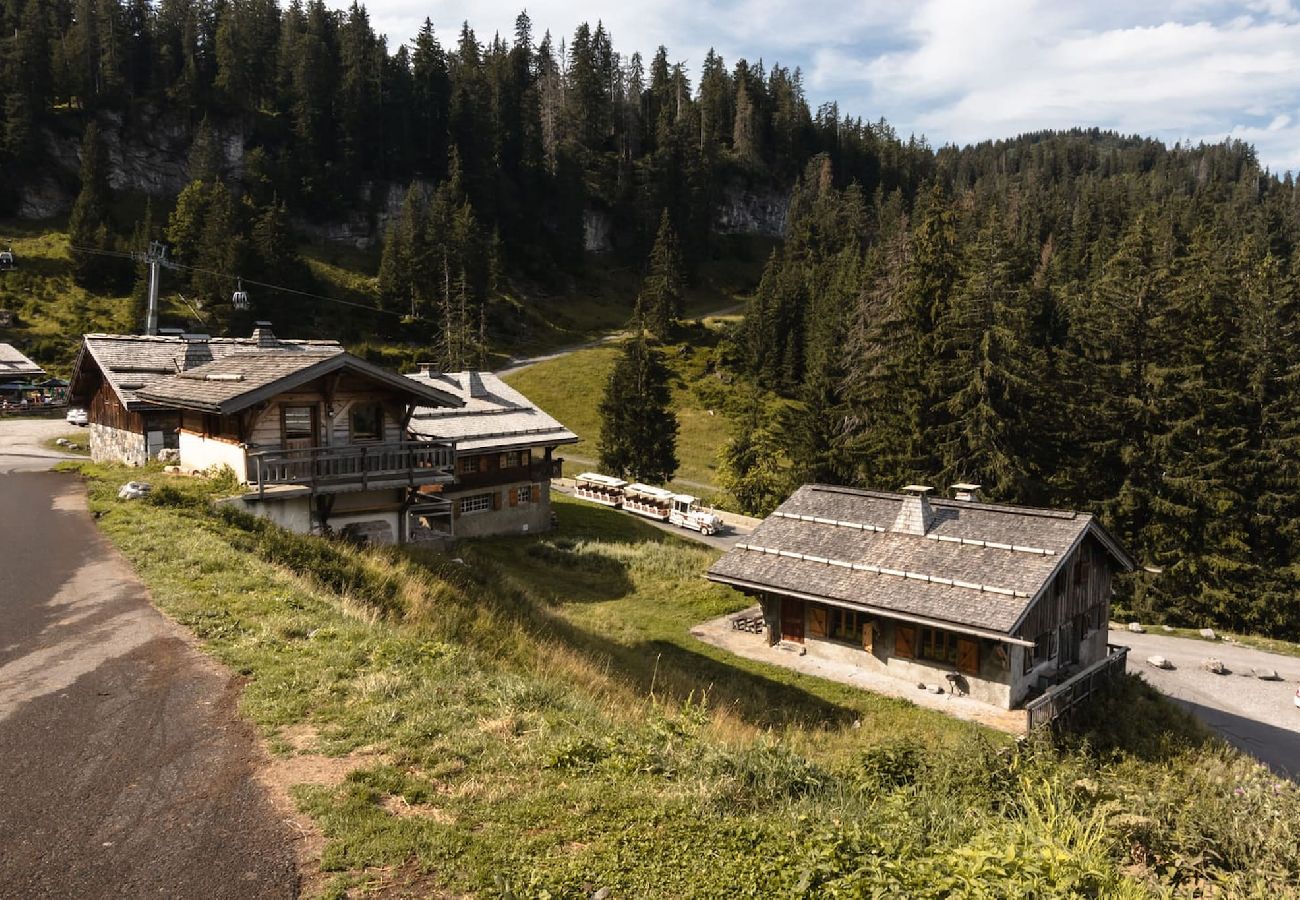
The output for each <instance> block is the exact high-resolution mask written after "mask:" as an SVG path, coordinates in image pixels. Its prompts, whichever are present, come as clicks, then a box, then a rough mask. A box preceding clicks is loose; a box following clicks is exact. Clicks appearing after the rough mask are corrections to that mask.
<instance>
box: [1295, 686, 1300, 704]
mask: <svg viewBox="0 0 1300 900" xmlns="http://www.w3.org/2000/svg"><path fill="white" fill-rule="evenodd" d="M1295 705H1296V706H1300V688H1296V689H1295Z"/></svg>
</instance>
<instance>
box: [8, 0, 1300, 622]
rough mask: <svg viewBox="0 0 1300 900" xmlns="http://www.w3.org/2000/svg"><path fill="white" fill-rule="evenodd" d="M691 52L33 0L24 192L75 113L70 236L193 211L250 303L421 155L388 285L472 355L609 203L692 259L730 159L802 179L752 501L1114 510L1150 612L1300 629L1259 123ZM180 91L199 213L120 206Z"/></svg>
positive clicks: (441, 336) (1283, 259)
mask: <svg viewBox="0 0 1300 900" xmlns="http://www.w3.org/2000/svg"><path fill="white" fill-rule="evenodd" d="M671 59H672V57H671V56H670V54H669V51H668V50H667V49H666V48H663V47H660V48H658V50H657V51H655V52H654V53H653V54H651V55H650V56H649V57H648V58H646V57H642V56H641V54H640V53H635V52H626V53H625V52H623V51H620V50H616V49H615V47H614V41H613V36H611V35H610V34H609V33H608V32H607V31H606V30H605V29H604V28H603V27H602V26H600V25H599V24H597V25H596V26H595V27H591V26H589V25H583V26H581V27H579V28H578V29H577V30H576V31H575V33H574V34H572V35H564V36H554V35H551V34H550V33H548V32H542V33H540V34H539V33H538V32H537V30H536V29H535V28H534V26H533V23H532V22H530V20H529V19H528V17H527V15H526V14H521V15H520V16H519V17H518V20H517V22H516V26H515V30H514V34H513V35H510V36H508V37H502V36H499V35H493V36H492V37H491V38H490V39H488V40H483V39H481V38H480V37H479V36H478V35H476V34H475V33H474V31H473V30H472V29H471V27H470V25H469V24H465V25H463V26H462V27H461V28H460V29H459V30H458V31H456V32H436V31H435V30H434V27H433V25H432V24H431V23H428V22H426V24H425V26H424V27H423V28H422V29H421V30H420V31H419V33H418V34H416V35H403V36H389V37H388V38H385V37H383V36H379V35H376V33H375V32H374V29H373V28H372V26H371V24H370V22H369V18H368V16H367V13H366V11H365V9H364V7H361V6H359V5H356V4H354V5H353V6H352V7H351V8H350V9H347V10H342V11H340V10H331V9H329V8H328V7H326V6H325V5H324V4H323V3H322V2H319V0H316V2H311V3H306V4H304V3H302V2H300V0H292V2H290V3H289V4H288V5H287V6H285V7H281V6H279V5H278V4H277V3H276V2H275V0H224V2H207V0H161V2H158V3H156V4H155V3H151V2H149V0H126V2H123V0H72V2H69V0H5V2H4V3H3V4H0V94H2V96H3V98H4V103H3V109H2V110H0V138H2V140H0V171H3V176H2V177H0V214H6V215H7V214H10V213H12V212H13V211H14V210H15V209H16V208H17V203H18V195H19V191H20V186H21V185H22V183H23V181H24V179H25V178H27V177H30V176H33V175H35V174H36V173H39V172H41V171H42V167H43V166H44V165H45V164H46V162H45V158H44V154H45V148H46V142H47V141H48V139H49V135H51V134H53V133H56V132H60V131H61V132H63V133H67V132H68V131H69V130H71V129H75V130H76V132H77V133H78V134H80V135H83V143H82V152H81V153H80V159H81V166H82V177H81V179H80V185H79V190H80V194H79V196H78V198H77V203H76V205H75V206H74V207H73V209H72V218H71V220H70V222H69V231H70V232H71V234H72V237H73V243H74V244H75V245H78V246H93V247H99V248H104V249H107V248H117V249H131V248H134V247H135V246H136V245H138V244H140V243H141V242H143V241H145V240H147V239H149V238H156V239H163V240H166V241H167V242H168V243H169V244H170V245H171V248H172V251H173V252H174V254H175V258H177V259H179V260H181V261H183V262H185V263H187V264H189V265H191V266H194V267H195V268H196V270H195V271H193V272H192V273H191V274H190V275H188V276H186V277H188V278H189V283H188V284H187V285H186V286H187V288H188V289H189V290H190V291H192V292H193V295H194V296H195V297H197V298H198V299H199V301H200V302H205V301H206V303H207V304H208V308H209V309H211V310H214V311H215V316H216V319H217V321H218V322H220V321H225V322H227V323H229V322H230V321H231V318H230V316H229V314H227V315H226V317H225V318H224V319H223V318H222V316H221V303H222V302H223V300H222V298H223V296H224V297H228V296H229V287H228V286H226V285H223V284H221V283H219V281H218V280H216V279H212V278H211V276H208V275H205V274H204V272H203V270H207V271H209V272H225V273H229V272H244V273H253V274H254V275H256V274H257V273H263V274H262V277H264V278H271V277H272V275H274V280H277V281H278V282H280V283H286V282H288V283H298V282H296V281H294V279H299V280H301V281H302V282H304V283H305V281H306V280H307V279H308V278H309V276H308V275H306V274H305V273H303V272H301V271H300V270H299V269H298V268H296V266H297V263H296V261H295V251H294V247H293V236H292V234H291V224H290V223H291V221H292V220H293V219H295V218H298V219H306V220H329V219H336V218H341V217H343V216H346V215H348V214H350V213H354V212H356V211H358V210H363V211H364V210H373V206H374V204H375V197H376V196H378V192H377V190H376V185H391V184H396V185H400V186H402V187H403V189H405V190H406V199H405V202H404V203H403V204H402V209H401V213H400V215H399V216H397V217H396V218H394V219H393V221H392V223H391V224H390V225H388V226H387V229H386V233H385V235H384V242H383V255H382V261H381V263H380V265H379V269H378V281H377V283H378V296H377V297H376V301H375V302H376V303H377V304H378V305H380V306H381V307H382V308H384V309H386V310H388V311H390V312H392V313H394V314H395V315H394V316H393V317H391V318H392V320H393V321H394V322H396V321H398V320H397V314H400V315H402V316H404V317H406V318H405V319H404V320H403V321H404V322H405V326H404V327H407V328H409V329H411V330H412V331H418V330H420V329H425V331H426V332H427V333H422V334H421V335H420V336H419V339H420V340H421V341H423V342H424V343H426V344H428V343H437V345H438V346H439V347H440V358H441V361H442V362H443V363H444V364H445V365H447V366H448V367H450V368H459V367H462V366H465V365H474V364H477V362H478V361H479V360H481V359H482V355H483V351H484V349H485V344H486V342H487V341H488V337H487V335H488V334H489V333H490V331H491V327H492V324H493V323H491V322H490V321H489V313H488V309H489V306H488V302H487V301H488V300H489V298H490V297H491V296H492V294H493V292H494V291H496V290H498V289H499V285H500V284H501V282H502V280H503V279H506V278H511V279H525V280H529V281H532V282H536V283H539V284H548V283H554V282H556V281H558V280H561V279H564V278H569V277H572V276H574V275H575V274H576V273H579V272H580V271H581V270H582V268H583V266H584V255H585V253H584V246H585V242H584V241H585V239H584V229H585V218H586V216H587V215H588V214H589V213H590V212H592V211H597V212H599V213H601V214H602V215H603V216H605V217H606V218H607V219H608V221H609V222H610V223H611V233H612V235H613V239H612V241H611V245H612V249H611V250H610V252H611V253H612V254H613V255H614V256H615V258H616V259H617V260H618V261H619V262H620V263H621V264H624V265H630V266H634V267H637V268H639V269H641V271H643V272H648V271H650V270H651V268H652V267H651V265H650V259H651V257H652V249H653V248H654V246H655V244H656V237H657V236H658V235H660V234H661V233H665V234H667V233H671V234H672V235H675V240H676V247H677V250H676V251H675V252H676V253H678V254H679V256H680V261H681V265H682V268H683V271H684V277H685V278H686V279H687V280H689V279H690V278H691V277H692V273H693V272H695V271H696V270H697V268H698V266H699V264H700V262H701V260H703V259H706V258H708V257H709V256H710V255H711V254H715V253H717V252H719V246H720V244H719V241H718V236H717V234H716V230H717V229H716V228H715V223H716V221H717V214H718V210H719V207H720V205H721V204H722V203H723V202H724V193H725V191H726V190H727V189H729V188H732V187H740V188H743V189H747V190H752V189H763V190H769V191H775V192H778V193H781V194H789V196H790V204H789V210H788V214H787V216H786V227H785V239H784V242H783V244H782V245H781V246H780V247H779V248H778V249H777V250H776V251H775V252H774V253H773V256H772V258H771V259H770V261H769V262H768V265H767V267H766V270H765V272H764V274H763V278H762V281H761V283H760V284H759V286H758V289H757V291H756V293H755V296H754V298H753V300H752V304H751V308H750V310H749V311H748V314H747V316H746V319H745V321H744V323H743V326H741V327H740V328H739V329H738V330H737V331H736V333H735V334H734V336H733V341H732V343H731V345H730V346H729V347H724V348H723V350H724V352H723V353H721V354H720V356H719V360H720V365H721V366H723V367H724V368H729V369H732V370H734V373H735V374H740V375H743V376H745V378H746V380H750V381H752V382H753V383H754V384H756V385H757V387H758V388H759V389H760V391H761V392H763V394H762V396H761V397H760V395H759V394H756V395H755V396H756V399H755V402H754V403H753V405H752V408H747V409H745V410H742V411H741V412H740V421H739V423H738V429H737V432H738V436H737V437H736V438H735V439H734V440H733V441H732V442H731V444H730V445H729V446H728V447H727V448H726V452H725V457H726V458H725V460H724V462H725V467H726V469H727V471H728V475H729V485H728V486H729V487H730V489H731V491H732V493H733V494H734V495H735V497H736V498H737V499H738V500H739V501H740V503H741V505H742V506H744V507H745V508H746V509H748V510H749V511H752V512H763V511H765V510H766V509H769V508H771V506H773V505H774V504H775V503H776V502H779V500H780V499H782V498H783V497H784V495H785V494H786V493H788V491H789V490H790V489H791V488H792V487H793V486H794V485H796V484H798V483H801V482H803V481H808V480H823V481H835V482H842V483H850V484H859V485H864V486H871V487H879V488H895V487H897V486H898V485H901V484H904V483H906V482H909V481H920V482H923V483H930V484H934V485H936V486H939V487H942V486H944V485H946V484H949V483H951V482H955V481H963V480H965V481H976V482H979V483H981V484H982V485H983V486H984V487H983V490H984V495H985V496H986V497H987V498H989V499H992V500H1001V501H1007V502H1015V503H1028V504H1041V505H1062V506H1072V507H1078V508H1083V509H1089V510H1092V511H1095V512H1098V513H1099V514H1100V515H1101V516H1102V517H1103V519H1104V521H1105V522H1106V524H1107V525H1108V526H1109V527H1110V528H1111V529H1112V530H1113V531H1114V532H1115V533H1116V534H1117V535H1118V537H1119V538H1120V539H1121V540H1122V541H1123V542H1124V543H1125V544H1126V545H1127V546H1128V547H1129V548H1131V549H1132V550H1133V551H1134V553H1135V554H1136V555H1137V556H1138V557H1139V558H1140V559H1141V561H1142V562H1143V563H1144V564H1145V565H1147V566H1148V567H1150V568H1151V569H1152V570H1158V573H1157V572H1148V573H1146V574H1144V575H1143V576H1141V577H1140V578H1138V579H1135V580H1134V581H1133V582H1132V583H1131V584H1130V585H1129V586H1128V590H1129V591H1130V592H1131V596H1129V597H1128V598H1126V601H1127V602H1128V604H1129V605H1130V606H1131V607H1132V608H1133V609H1135V610H1136V611H1138V612H1140V613H1148V612H1151V611H1160V613H1161V615H1163V616H1165V617H1166V618H1168V619H1169V620H1170V621H1173V622H1184V623H1187V624H1210V623H1213V624H1217V625H1223V626H1231V627H1237V628H1242V629H1249V630H1252V631H1257V632H1261V633H1265V634H1273V635H1279V636H1290V637H1293V638H1294V637H1297V636H1300V594H1298V591H1300V565H1298V564H1297V559H1300V524H1297V521H1298V518H1297V517H1298V516H1300V368H1298V366H1300V334H1298V333H1297V305H1298V302H1297V278H1298V277H1300V251H1298V250H1297V243H1298V242H1300V209H1298V207H1297V198H1296V192H1295V185H1294V183H1293V182H1292V180H1291V178H1290V176H1289V175H1288V176H1286V177H1285V178H1279V177H1277V176H1275V175H1273V174H1270V173H1269V172H1267V171H1265V170H1263V169H1262V168H1261V167H1260V165H1259V164H1258V162H1257V160H1256V158H1255V156H1254V153H1253V151H1252V150H1251V148H1250V147H1248V146H1246V145H1243V144H1239V143H1233V142H1228V143H1224V144H1219V145H1212V146H1197V147H1181V146H1175V147H1172V148H1171V147H1166V146H1164V145H1163V144H1161V143H1159V142H1155V141H1150V140H1144V139H1140V138H1135V137H1134V138H1130V137H1123V136H1119V135H1114V134H1109V133H1103V132H1098V131H1085V130H1080V131H1074V132H1065V133H1043V134H1035V135H1027V136H1022V137H1019V138H1015V139H1011V140H1006V141H999V142H992V143H984V144H980V145H976V146H972V147H966V148H952V147H945V148H941V149H937V150H936V149H933V148H931V147H930V146H929V145H928V144H927V143H926V142H925V141H924V140H920V139H903V138H900V137H899V136H898V135H896V134H895V133H894V131H893V130H892V129H891V128H890V126H889V125H888V124H887V123H885V122H884V121H883V120H880V121H874V122H868V121H864V120H862V119H860V118H855V117H850V116H845V115H843V114H842V113H841V111H840V110H839V109H838V107H837V106H836V105H835V104H833V103H828V104H825V105H822V106H820V107H818V108H817V109H815V110H814V109H812V108H811V107H810V105H809V102H808V100H807V98H806V97H805V95H804V91H803V88H802V84H801V78H800V74H799V72H798V71H797V70H794V71H792V70H789V69H786V68H783V67H781V66H779V65H768V64H765V63H763V62H761V61H746V60H739V61H735V62H734V63H730V64H728V63H727V62H725V61H724V60H722V59H721V58H719V57H718V56H717V55H716V54H712V53H710V54H709V55H708V56H707V57H706V58H705V59H703V60H699V61H694V63H693V64H694V66H697V67H698V68H692V67H691V66H688V65H687V64H683V63H680V62H675V61H673V62H670V60H671ZM160 116H165V117H167V119H168V121H169V122H172V123H173V124H176V123H179V125H178V127H181V128H182V129H184V130H185V131H186V132H187V133H188V134H189V135H190V136H191V142H192V144H193V147H192V150H191V153H190V164H189V177H190V179H191V181H190V184H189V186H188V187H186V188H185V189H184V190H183V191H182V192H180V194H179V196H178V197H170V198H163V200H162V201H160V203H159V209H160V210H167V213H166V214H163V213H162V212H160V213H159V214H158V215H156V216H154V215H153V214H152V212H150V213H149V214H148V215H147V216H146V217H145V218H144V219H143V220H142V221H139V220H137V221H131V222H123V221H116V220H114V217H113V215H114V214H113V203H112V197H111V196H110V195H111V189H110V187H109V185H108V179H107V177H106V175H105V172H104V169H105V167H106V166H107V165H108V162H107V154H106V151H105V150H104V148H103V146H102V142H103V141H104V140H105V131H106V130H112V129H117V130H119V131H124V130H130V129H132V128H140V129H145V128H152V127H156V126H157V123H158V121H159V117H160ZM173 120H174V121H173ZM232 134H233V135H237V136H238V137H239V141H240V148H239V150H240V155H241V158H242V165H241V166H240V168H239V172H238V174H237V176H235V175H232V174H231V173H230V172H228V171H226V170H225V161H226V160H227V158H228V152H227V150H226V149H224V147H225V143H226V138H228V137H229V136H230V135H232ZM223 154H224V155H223ZM74 261H75V260H74ZM656 271H657V270H656ZM78 273H79V274H78V277H79V279H82V280H85V281H86V282H92V281H94V280H96V279H105V278H107V279H112V278H115V277H116V278H117V279H118V280H119V282H124V283H126V284H127V285H129V283H130V281H131V278H132V277H133V273H132V272H131V271H125V272H124V273H117V274H116V275H115V274H114V272H113V271H112V270H111V268H109V267H105V266H94V265H89V264H88V263H87V261H86V260H82V265H81V266H80V268H79V269H78ZM651 274H653V272H651ZM205 279H206V280H205ZM660 280H662V279H660ZM669 294H671V295H672V296H673V297H677V296H678V293H677V292H676V288H673V290H672V291H669V292H668V293H667V294H665V296H668V295H669ZM651 299H652V300H653V298H651ZM648 302H649V301H648ZM656 302H657V301H656ZM674 302H679V301H677V300H674ZM628 305H629V308H630V305H631V303H630V299H629V304H628ZM660 307H662V309H664V310H667V309H669V306H667V305H664V303H658V306H653V307H652V308H650V309H648V312H649V313H652V314H653V313H654V312H655V309H657V308H660ZM228 312H229V311H227V313H228ZM662 315H663V316H664V317H665V321H667V318H670V316H669V315H668V313H662ZM665 327H666V326H665ZM773 396H775V397H778V398H782V399H783V400H784V401H786V402H779V403H772V402H768V400H769V399H770V398H771V397H773Z"/></svg>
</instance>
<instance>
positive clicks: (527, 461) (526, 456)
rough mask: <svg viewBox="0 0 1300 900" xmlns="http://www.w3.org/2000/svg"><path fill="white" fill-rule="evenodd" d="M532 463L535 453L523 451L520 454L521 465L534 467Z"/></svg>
mask: <svg viewBox="0 0 1300 900" xmlns="http://www.w3.org/2000/svg"><path fill="white" fill-rule="evenodd" d="M532 462H533V451H531V450H521V451H520V452H519V465H521V466H528V465H532Z"/></svg>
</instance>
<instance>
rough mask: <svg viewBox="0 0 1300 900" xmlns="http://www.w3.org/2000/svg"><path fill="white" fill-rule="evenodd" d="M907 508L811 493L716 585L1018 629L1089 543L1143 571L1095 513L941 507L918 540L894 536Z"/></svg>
mask: <svg viewBox="0 0 1300 900" xmlns="http://www.w3.org/2000/svg"><path fill="white" fill-rule="evenodd" d="M907 500H915V498H909V497H906V496H905V495H902V494H891V493H880V492H875V491H860V490H854V489H851V488H840V487H829V486H825V485H805V486H804V487H802V488H800V489H799V490H798V491H796V492H795V494H794V495H793V496H792V497H790V499H789V500H787V501H786V502H785V503H783V504H781V506H780V507H779V508H778V509H777V510H776V512H774V513H773V514H772V515H771V516H769V517H768V518H767V519H765V520H764V521H763V523H762V524H761V525H759V526H758V528H757V529H755V530H754V532H753V534H752V535H750V536H749V537H748V538H746V539H745V541H744V542H743V543H741V544H738V545H737V546H736V548H735V549H733V550H731V551H730V552H728V553H727V554H726V555H724V556H723V557H722V558H721V559H719V560H718V561H717V562H716V563H714V565H713V566H712V567H711V568H710V569H709V577H710V578H711V579H713V580H715V581H722V582H726V583H737V582H739V583H743V584H745V585H750V586H757V587H761V588H768V589H771V590H774V591H777V592H781V591H788V592H793V593H796V594H799V595H802V596H813V597H823V598H826V599H827V600H834V601H839V602H843V603H849V604H854V605H860V606H866V607H872V608H875V609H879V610H884V611H894V612H898V613H902V614H908V615H912V616H918V617H923V618H927V619H934V620H938V621H943V622H949V623H953V624H956V625H961V626H967V627H970V628H978V629H983V630H987V631H994V632H998V633H1010V632H1011V631H1012V630H1013V629H1014V628H1015V627H1016V624H1017V623H1018V622H1019V621H1020V619H1021V617H1022V615H1023V614H1024V613H1025V611H1026V610H1027V609H1028V608H1029V606H1030V605H1032V603H1033V602H1034V599H1035V598H1036V597H1037V595H1038V594H1039V592H1040V591H1042V590H1043V589H1044V588H1046V587H1047V586H1048V585H1049V584H1050V583H1051V580H1052V578H1053V576H1054V574H1055V572H1056V570H1057V568H1058V567H1059V566H1060V565H1061V564H1062V563H1063V562H1064V560H1065V558H1066V556H1067V555H1068V554H1069V552H1070V551H1071V550H1072V549H1073V548H1074V547H1075V546H1076V545H1077V544H1078V543H1079V542H1080V541H1081V540H1082V539H1083V537H1084V536H1085V535H1087V534H1092V535H1094V536H1095V537H1096V538H1097V539H1098V541H1100V542H1101V543H1102V545H1103V546H1105V547H1106V548H1107V550H1108V551H1109V552H1110V553H1111V555H1112V556H1114V557H1115V559H1116V560H1117V561H1118V563H1119V564H1120V566H1121V567H1123V568H1132V565H1133V563H1132V560H1131V559H1130V558H1129V557H1128V555H1127V554H1126V553H1124V551H1123V550H1122V549H1121V548H1119V546H1118V545H1117V544H1116V543H1115V541H1114V539H1113V538H1111V537H1110V536H1109V535H1108V534H1107V533H1106V532H1105V530H1104V529H1102V528H1101V526H1100V525H1099V524H1098V523H1097V522H1096V521H1094V519H1093V517H1092V516H1091V515H1089V514H1087V513H1076V512H1066V511H1058V510H1047V509H1031V508H1027V507H1012V506H998V505H994V504H988V503H975V502H970V501H959V500H930V501H929V502H930V505H931V508H932V509H933V512H934V518H933V523H932V524H931V526H930V528H929V529H928V531H927V532H926V533H925V534H924V535H921V534H907V533H902V532H898V531H894V530H893V526H894V523H895V521H896V520H897V519H898V515H899V512H900V510H901V509H902V508H903V505H904V502H905V501H907Z"/></svg>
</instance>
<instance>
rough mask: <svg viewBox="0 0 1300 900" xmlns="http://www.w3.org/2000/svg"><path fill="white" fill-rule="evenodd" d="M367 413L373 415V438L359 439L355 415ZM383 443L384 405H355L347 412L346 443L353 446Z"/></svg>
mask: <svg viewBox="0 0 1300 900" xmlns="http://www.w3.org/2000/svg"><path fill="white" fill-rule="evenodd" d="M362 411H367V412H372V413H374V416H375V432H374V435H375V436H374V437H360V436H359V435H358V432H357V413H358V412H362ZM383 441H384V404H382V403H379V402H375V403H357V404H354V405H353V406H352V408H351V409H349V410H348V442H349V443H353V444H381V443H383Z"/></svg>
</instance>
